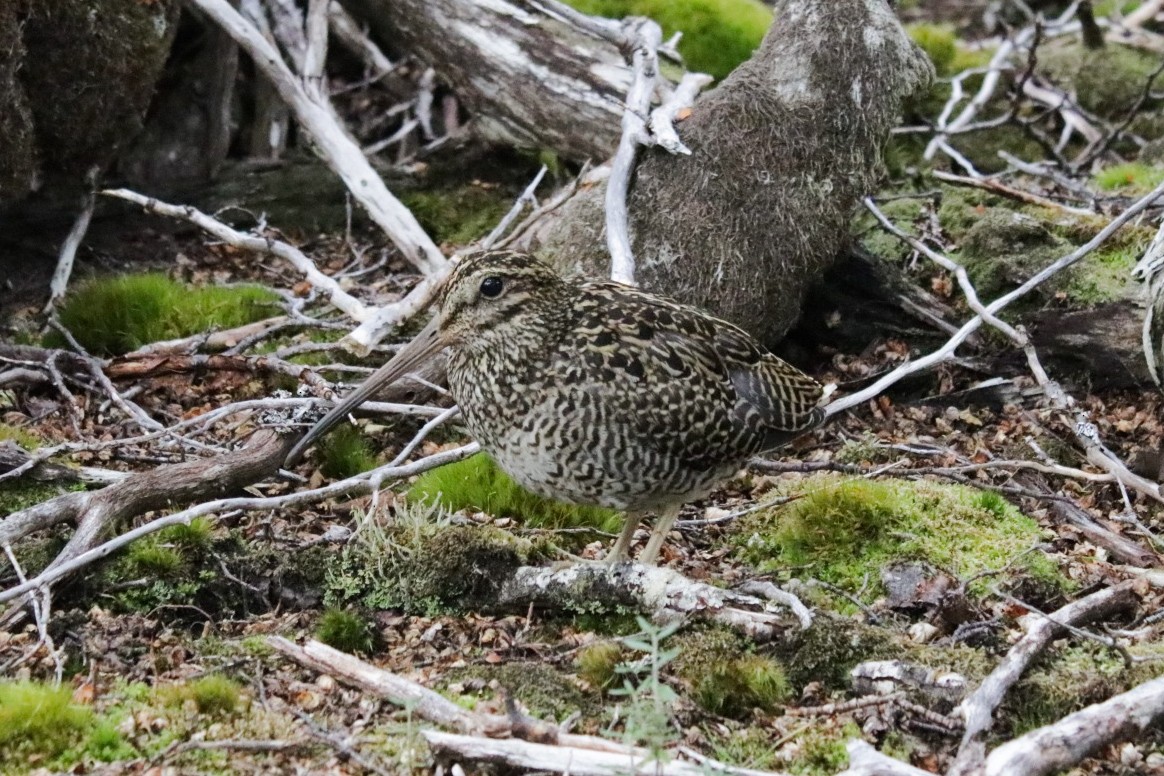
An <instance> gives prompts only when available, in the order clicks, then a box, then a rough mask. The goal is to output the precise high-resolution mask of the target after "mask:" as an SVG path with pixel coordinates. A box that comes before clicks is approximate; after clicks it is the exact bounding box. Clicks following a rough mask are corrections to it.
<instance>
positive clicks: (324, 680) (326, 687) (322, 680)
mask: <svg viewBox="0 0 1164 776" xmlns="http://www.w3.org/2000/svg"><path fill="white" fill-rule="evenodd" d="M315 686H316V687H318V688H319V689H320V690H322V691H323V692H325V693H330V692H332V691H333V690H335V687H336V683H335V679H334V678H332V677H330V676H328V675H327V674H320V675H319V678H318V679H316V680H315Z"/></svg>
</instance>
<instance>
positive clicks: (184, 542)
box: [157, 517, 214, 555]
mask: <svg viewBox="0 0 1164 776" xmlns="http://www.w3.org/2000/svg"><path fill="white" fill-rule="evenodd" d="M157 536H158V540H159V541H160V542H163V543H167V544H173V545H176V546H177V547H178V548H179V549H181V550H182V551H183V552H185V553H188V554H195V555H200V554H202V553H205V552H207V551H208V550H209V549H210V547H211V545H213V544H214V521H212V520H211V519H210V518H209V517H195V518H194V519H193V520H191V521H190V522H189V523H178V524H177V525H171V526H168V527H166V528H163V529H162V530H160V531H158V533H157Z"/></svg>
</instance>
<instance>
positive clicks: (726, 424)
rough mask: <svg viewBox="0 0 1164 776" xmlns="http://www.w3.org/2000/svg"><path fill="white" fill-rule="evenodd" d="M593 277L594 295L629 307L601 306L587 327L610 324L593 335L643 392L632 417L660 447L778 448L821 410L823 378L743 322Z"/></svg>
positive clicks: (708, 455)
mask: <svg viewBox="0 0 1164 776" xmlns="http://www.w3.org/2000/svg"><path fill="white" fill-rule="evenodd" d="M594 285H596V286H601V288H600V291H599V293H597V294H595V297H597V298H600V299H603V300H606V303H607V304H610V305H611V306H612V307H611V309H624V310H625V311H626V312H625V313H624V315H623V316H621V317H619V316H614V315H611V314H610V310H609V309H607V310H605V311H602V310H595V314H593V315H591V316H589V317H588V318H587V317H584V318H583V320H582V321H581V323H582V326H581V330H582V331H588V329H590V328H594V329H596V330H597V329H601V330H602V331H601V333H600V334H599V335H598V336H588V339H589V341H590V342H591V343H595V342H597V343H599V345H598V349H599V350H600V351H602V350H605V352H604V354H603V356H602V358H603V359H604V366H605V367H606V370H607V371H608V374H607V375H605V376H606V377H609V378H611V380H612V381H613V382H616V383H617V382H623V381H625V382H626V385H625V386H621V388H622V389H624V390H630V391H632V392H635V394H634V395H637V396H638V397H639V401H636V402H635V403H634V408H635V409H634V414H633V417H632V418H628V420H630V421H631V422H633V423H634V425H635V427H636V429H637V431H638V433H639V434H640V435H641V436H642V437H644V438H646V439H649V440H651V443H652V444H653V445H655V446H656V447H658V448H660V449H661V451H666V452H668V453H670V454H674V455H677V456H679V457H680V458H682V459H684V460H685V461H688V462H689V463H690V464H691V465H693V466H700V465H703V464H710V463H712V462H714V461H715V460H716V459H719V460H722V459H724V458H732V457H736V456H737V455H739V454H740V452H739V451H740V450H741V449H742V448H745V447H747V448H752V450H751V451H757V450H760V449H769V448H771V447H775V446H777V445H779V444H782V443H783V442H785V441H787V440H788V439H790V438H792V437H794V436H796V435H797V434H799V433H801V432H803V431H806V430H808V429H809V428H812V427H813V426H815V425H816V424H817V423H819V422H820V420H821V419H823V413H822V412H821V410H820V409H819V408H817V404H818V402H819V401H820V399H821V396H822V395H823V388H822V386H821V385H820V383H818V382H817V381H816V380H813V379H812V378H811V377H809V376H808V375H805V374H804V373H802V372H801V371H800V370H798V369H796V368H795V367H793V366H791V365H790V364H788V363H787V362H785V361H783V360H781V359H779V358H777V357H776V356H774V355H772V354H771V353H768V352H767V351H766V350H764V349H763V348H762V347H760V345H759V344H758V343H756V342H755V340H753V339H752V337H751V336H749V335H748V334H747V333H746V332H744V331H743V330H742V329H739V328H738V327H736V326H733V325H731V324H729V323H727V322H725V321H722V320H719V319H717V318H714V317H713V316H710V315H707V314H706V313H703V312H701V311H699V310H697V309H695V308H692V307H688V306H686V305H681V304H678V303H675V302H671V301H670V300H666V299H660V298H659V297H657V296H653V295H648V294H644V293H642V292H639V291H637V290H635V289H631V288H627V287H625V286H621V285H617V284H613V283H604V284H594ZM591 357H592V358H595V356H593V355H592V356H591ZM628 373H629V374H628ZM628 378H630V379H628ZM596 387H597V386H596ZM648 397H649V398H648ZM677 421H678V422H677Z"/></svg>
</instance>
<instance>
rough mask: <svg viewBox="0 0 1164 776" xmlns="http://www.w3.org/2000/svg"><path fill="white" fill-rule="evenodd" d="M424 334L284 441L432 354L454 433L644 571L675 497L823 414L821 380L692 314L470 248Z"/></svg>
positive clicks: (706, 485)
mask: <svg viewBox="0 0 1164 776" xmlns="http://www.w3.org/2000/svg"><path fill="white" fill-rule="evenodd" d="M435 302H436V308H437V311H436V314H435V315H434V316H433V318H432V320H431V321H430V322H429V323H428V325H427V326H425V327H424V329H423V330H422V331H421V332H420V333H419V334H418V335H417V336H416V337H415V338H413V339H412V340H411V341H410V342H409V343H408V344H407V345H405V346H404V347H403V348H402V349H400V350H399V351H398V352H397V353H396V354H395V355H394V356H393V358H392V359H391V360H390V361H389V362H388V363H386V364H385V365H384V366H382V367H381V368H380V369H378V370H377V371H376V372H374V373H373V374H372V375H371V376H370V377H369V378H368V379H367V380H366V381H365V382H364V383H363V384H362V385H361V386H360V387H359V388H357V389H356V390H355V391H354V392H353V393H352V394H351V395H349V396H348V397H347V398H346V399H344V400H343V401H342V402H340V403H339V404H337V405H336V406H335V407H334V408H333V409H332V410H331V411H330V412H329V413H328V414H327V415H326V416H325V417H324V418H323V419H322V420H320V421H319V422H318V423H316V425H315V426H313V427H312V428H311V429H310V430H309V431H308V432H307V434H306V435H305V436H304V437H303V438H302V439H301V440H300V441H299V442H298V443H297V444H296V446H295V447H294V448H293V449H292V451H291V453H290V454H289V455H288V457H287V463H286V465H287V466H288V467H291V466H293V465H295V463H296V462H297V461H298V460H299V459H300V457H301V456H302V454H303V453H304V451H305V450H306V449H307V448H308V447H309V446H310V445H311V444H312V442H314V440H316V439H318V438H319V437H320V436H321V435H323V434H324V433H326V432H327V431H328V430H330V429H331V428H332V427H334V426H335V425H336V424H338V423H340V422H341V421H343V420H344V419H345V418H347V417H348V415H349V414H350V413H351V412H352V411H353V410H355V409H356V408H357V407H358V406H359V405H360V404H361V403H363V402H364V401H366V400H367V399H369V398H370V397H371V396H373V395H374V394H375V393H377V392H378V391H379V390H380V389H381V388H382V387H384V386H387V385H390V384H391V383H393V382H395V381H396V380H398V379H400V378H401V377H403V376H405V375H407V374H408V373H409V372H410V371H412V370H414V369H416V368H417V367H418V366H419V365H420V364H422V363H424V362H425V361H426V360H427V359H429V358H430V357H432V356H433V355H434V354H435V353H437V352H439V351H440V350H441V349H442V348H443V349H446V350H447V365H448V366H447V369H448V385H449V390H450V392H451V393H452V396H453V398H454V399H455V400H456V402H457V405H458V407H459V408H460V411H461V414H462V417H463V421H464V424H465V426H466V427H467V429H468V431H469V433H470V434H471V435H472V436H473V437H474V438H475V439H476V440H477V441H478V442H479V443H480V445H481V448H482V449H483V450H484V451H485V452H486V453H488V454H489V455H490V456H491V457H492V458H493V459H494V461H495V462H496V463H497V465H498V466H499V467H500V468H501V469H502V470H503V471H504V472H505V473H506V474H508V475H509V476H510V477H511V478H513V479H514V480H515V481H516V482H517V483H519V484H520V485H522V486H523V487H525V488H526V489H528V490H530V491H533V492H534V493H537V494H539V495H542V496H545V497H548V498H550V499H555V500H558V501H564V502H567V503H571V504H579V505H587V506H600V507H608V508H613V509H616V510H621V511H623V512H625V513H626V515H627V519H626V522H625V524H624V527H623V529H622V532H621V533H620V535H619V537H618V539H617V540H616V542H615V543H614V546H613V547H612V549H611V550H610V552H609V554H608V555H607V557H606V561H607V562H608V563H610V564H611V565H612V566H613V565H615V564H618V563H621V562H624V561H627V560H629V559H630V558H629V551H630V547H631V544H632V541H633V538H634V534H635V531H636V529H637V527H638V526H639V524H640V523H641V522H642V521H643V520H644V519H645V517H646V515H647V514H649V513H652V512H653V513H655V514H656V515H657V518H656V521H655V525H654V528H653V530H652V532H651V534H650V538H649V539H648V542H647V545H646V547H645V549H643V550H642V552H641V553H640V554H639V558H638V562H639V563H642V564H644V565H652V564H654V563H655V560H656V558H657V557H658V554H659V550H660V548H661V547H662V545H663V542H664V540H665V538H666V536H667V535H668V534H669V532H670V531H671V528H672V526H673V525H674V522H675V519H676V517H677V516H678V514H679V510H680V508H681V507H682V506H683V504H685V503H687V502H689V501H693V500H697V499H699V498H702V497H704V496H706V495H707V494H708V493H710V492H711V491H712V490H713V489H714V488H715V487H716V486H717V485H718V484H720V483H721V482H722V481H724V480H725V479H727V478H729V477H730V476H732V475H733V474H735V473H736V472H738V471H739V470H740V468H741V467H742V466H743V465H744V463H745V462H746V461H747V460H748V459H749V458H751V457H752V456H754V455H756V454H757V453H760V452H766V451H769V450H773V449H775V448H777V447H780V446H782V445H785V444H787V443H788V442H790V441H791V440H793V439H794V438H795V437H797V436H800V435H801V434H803V433H805V432H807V431H809V430H811V429H813V428H815V427H816V426H818V425H820V424H821V422H822V421H823V420H824V416H825V414H824V411H823V409H822V406H821V405H822V403H823V401H824V398H825V397H826V396H827V393H828V392H827V391H826V389H825V386H823V385H822V384H821V383H819V382H818V381H817V380H815V379H814V378H812V377H810V376H809V375H807V374H805V373H804V372H802V371H800V370H799V369H797V368H796V367H794V366H792V365H791V364H789V363H787V362H785V361H783V360H782V359H780V358H778V357H776V356H775V355H773V354H772V353H770V352H768V351H767V350H766V349H765V348H763V347H762V346H761V345H760V344H759V343H758V342H757V341H756V340H755V339H754V338H753V337H751V336H750V335H749V334H748V333H747V332H745V331H744V330H743V329H741V328H739V327H737V326H735V325H733V324H731V323H728V322H727V321H723V320H720V319H718V318H716V317H714V316H712V315H710V314H708V313H706V312H703V311H702V310H700V309H698V308H695V307H691V306H688V305H684V304H680V303H677V302H674V301H671V300H670V299H667V298H664V297H661V296H656V295H654V294H650V293H647V292H645V291H641V290H639V289H637V288H635V287H632V286H627V285H623V284H620V283H614V282H610V281H596V280H584V279H576V278H567V277H563V276H561V275H559V274H558V273H557V272H556V271H555V270H554V269H553V268H551V267H550V266H549V265H547V264H545V263H544V262H542V261H541V260H539V259H537V258H535V257H534V256H532V255H530V254H528V253H523V252H518V251H496V250H495V251H483V252H480V253H477V254H474V255H471V256H466V257H464V258H462V259H460V260H459V261H458V262H457V263H456V265H455V266H454V267H453V269H452V271H451V272H450V274H449V275H448V276H447V278H446V279H445V280H444V282H443V283H442V284H441V285H440V287H439V289H438V291H437V293H436V295H435Z"/></svg>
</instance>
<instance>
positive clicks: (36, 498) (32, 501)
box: [0, 479, 84, 517]
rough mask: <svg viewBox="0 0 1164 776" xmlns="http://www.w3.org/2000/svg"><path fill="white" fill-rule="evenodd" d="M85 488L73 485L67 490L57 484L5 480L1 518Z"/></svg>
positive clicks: (1, 486) (0, 484)
mask: <svg viewBox="0 0 1164 776" xmlns="http://www.w3.org/2000/svg"><path fill="white" fill-rule="evenodd" d="M83 487H84V486H82V485H72V486H69V487H67V488H66V487H62V486H60V485H58V484H56V483H52V482H36V481H35V480H23V479H21V480H5V481H3V482H0V517H7V516H8V515H10V514H12V513H13V512H19V511H20V510H22V509H28V508H29V507H31V506H36V505H37V504H39V503H41V502H42V501H48V500H49V499H50V498H53V497H55V496H59V495H61V494H62V493H64V492H66V491H69V490H82V489H83Z"/></svg>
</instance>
